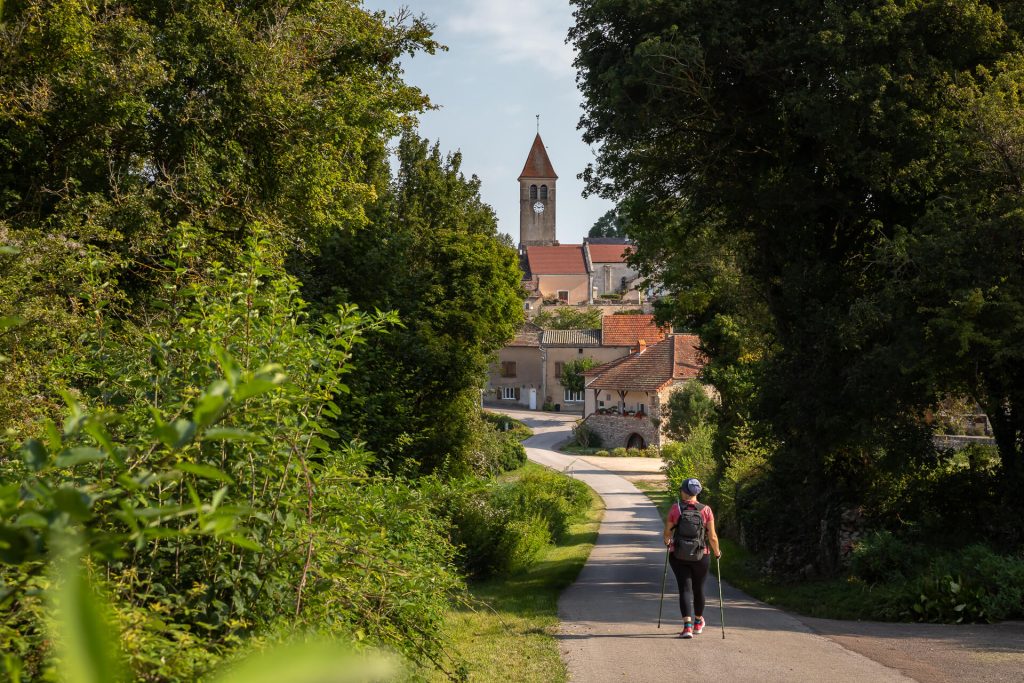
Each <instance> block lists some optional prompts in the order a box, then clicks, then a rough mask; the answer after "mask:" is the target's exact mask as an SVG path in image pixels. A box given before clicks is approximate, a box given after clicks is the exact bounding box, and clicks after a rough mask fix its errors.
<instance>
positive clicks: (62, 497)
mask: <svg viewBox="0 0 1024 683" xmlns="http://www.w3.org/2000/svg"><path fill="white" fill-rule="evenodd" d="M53 503H54V505H56V506H57V509H58V510H60V511H61V512H64V513H67V514H68V516H70V517H71V518H72V519H74V520H76V521H79V522H83V521H85V520H87V519H89V517H90V516H91V513H90V511H89V507H90V500H89V497H88V496H87V495H86V494H84V493H83V492H81V491H79V490H78V489H76V488H72V487H70V486H66V487H63V488H59V489H57V490H56V491H54V493H53Z"/></svg>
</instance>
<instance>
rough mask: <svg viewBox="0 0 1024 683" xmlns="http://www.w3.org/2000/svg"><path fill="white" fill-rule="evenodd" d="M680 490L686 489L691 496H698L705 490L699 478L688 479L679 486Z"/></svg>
mask: <svg viewBox="0 0 1024 683" xmlns="http://www.w3.org/2000/svg"><path fill="white" fill-rule="evenodd" d="M679 490H680V491H685V492H686V493H689V494H690V495H691V496H696V495H697V494H698V493H700V492H701V491H703V490H704V487H703V486H701V485H700V480H699V479H692V478H691V479H687V480H686V481H684V482H683V483H682V484H681V485H680V486H679Z"/></svg>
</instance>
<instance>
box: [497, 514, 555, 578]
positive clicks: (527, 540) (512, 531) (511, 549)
mask: <svg viewBox="0 0 1024 683" xmlns="http://www.w3.org/2000/svg"><path fill="white" fill-rule="evenodd" d="M550 544H551V533H550V532H549V531H548V524H547V522H546V521H545V520H544V519H542V518H541V517H540V516H537V515H534V516H531V517H526V518H525V519H513V520H512V521H511V522H509V523H508V526H507V527H506V528H505V530H504V533H503V534H502V536H501V541H500V543H499V545H498V553H499V554H500V556H501V559H502V562H503V571H505V572H508V573H515V572H521V571H525V570H527V569H529V568H530V567H532V566H533V563H534V562H536V560H537V557H538V556H539V555H540V553H541V551H542V550H544V548H546V547H547V546H548V545H550Z"/></svg>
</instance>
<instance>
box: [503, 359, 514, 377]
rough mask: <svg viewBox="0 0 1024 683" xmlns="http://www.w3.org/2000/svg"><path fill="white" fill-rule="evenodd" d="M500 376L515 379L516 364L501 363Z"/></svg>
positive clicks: (509, 361) (512, 361) (512, 362)
mask: <svg viewBox="0 0 1024 683" xmlns="http://www.w3.org/2000/svg"><path fill="white" fill-rule="evenodd" d="M501 376H502V377H515V376H516V362H515V361H514V360H506V361H502V363H501Z"/></svg>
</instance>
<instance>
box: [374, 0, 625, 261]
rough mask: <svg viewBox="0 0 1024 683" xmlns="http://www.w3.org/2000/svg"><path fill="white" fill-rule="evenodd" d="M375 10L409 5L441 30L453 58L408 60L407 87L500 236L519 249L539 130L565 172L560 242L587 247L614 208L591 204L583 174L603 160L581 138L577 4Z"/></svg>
mask: <svg viewBox="0 0 1024 683" xmlns="http://www.w3.org/2000/svg"><path fill="white" fill-rule="evenodd" d="M364 5H365V6H366V7H367V9H371V10H373V9H382V10H385V11H387V12H389V13H393V12H394V11H396V10H397V9H398V8H400V7H408V8H409V9H410V10H412V12H413V13H414V14H417V15H419V14H423V15H426V16H427V18H428V19H429V21H430V22H431V23H432V24H434V25H435V26H436V30H435V32H434V35H435V38H436V39H437V40H439V41H440V42H441V43H442V44H444V45H447V46H448V48H449V49H448V51H447V52H438V53H437V54H436V55H433V56H431V55H427V54H419V55H416V56H415V57H413V58H411V59H410V58H406V59H405V60H404V61H403V65H404V67H405V71H406V81H407V82H408V83H410V84H412V85H415V86H417V87H419V88H420V89H422V90H423V91H424V92H425V93H426V94H427V95H428V96H429V97H430V99H431V100H432V101H433V103H434V104H435V105H438V106H439V107H440V109H438V110H436V111H430V112H427V113H425V114H424V115H423V116H422V117H421V119H420V134H421V135H423V136H424V137H426V138H428V139H430V140H432V141H435V142H439V143H440V145H441V149H442V150H443V151H446V152H454V151H456V150H458V151H461V152H462V170H463V172H464V173H465V174H466V175H467V176H470V175H474V174H475V175H476V176H478V177H479V178H480V181H481V189H480V192H481V195H482V196H483V200H484V201H485V202H487V203H488V204H490V205H491V206H492V207H494V210H495V212H496V213H497V215H498V228H499V230H501V231H502V232H506V233H509V234H510V235H512V237H513V239H514V240H515V242H516V243H518V242H519V183H518V181H517V180H516V179H517V178H518V177H519V173H520V172H521V171H522V170H523V164H524V163H525V162H526V157H527V155H528V153H529V151H530V146H531V145H532V144H533V138H534V135H535V134H536V132H537V119H536V115H537V114H540V134H541V138H543V140H544V144H545V145H546V146H547V151H548V156H549V157H550V158H551V163H552V165H553V166H554V167H555V173H557V174H558V206H557V211H558V214H557V216H556V231H557V238H558V240H559V241H560V242H561V243H562V244H570V243H579V242H580V241H581V240H582V239H583V237H584V236H585V235H586V234H587V231H588V230H589V229H590V226H592V225H593V224H594V221H596V220H597V219H598V218H599V217H600V216H601V215H602V214H603V213H605V212H606V211H607V210H608V209H610V208H612V204H611V202H608V201H607V200H604V199H600V198H598V197H589V198H586V199H584V198H583V196H582V192H583V183H582V181H580V180H578V179H577V177H576V176H577V175H578V174H579V173H581V172H582V171H583V169H584V168H586V166H587V164H588V163H590V162H591V161H593V159H594V153H593V151H592V150H591V149H590V147H588V146H587V145H586V144H584V142H583V140H582V139H581V135H580V132H579V131H578V130H576V125H577V123H578V122H579V118H580V114H581V113H582V112H581V109H580V106H581V104H582V101H583V98H582V96H581V95H580V92H579V90H577V88H576V76H575V69H573V66H572V62H573V49H572V47H571V46H569V45H567V44H566V42H565V39H566V36H567V34H568V32H569V27H570V26H571V25H572V22H573V19H572V8H571V7H570V5H569V3H568V0H364Z"/></svg>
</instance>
